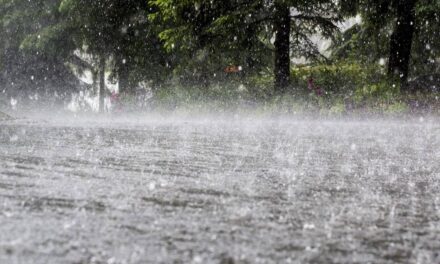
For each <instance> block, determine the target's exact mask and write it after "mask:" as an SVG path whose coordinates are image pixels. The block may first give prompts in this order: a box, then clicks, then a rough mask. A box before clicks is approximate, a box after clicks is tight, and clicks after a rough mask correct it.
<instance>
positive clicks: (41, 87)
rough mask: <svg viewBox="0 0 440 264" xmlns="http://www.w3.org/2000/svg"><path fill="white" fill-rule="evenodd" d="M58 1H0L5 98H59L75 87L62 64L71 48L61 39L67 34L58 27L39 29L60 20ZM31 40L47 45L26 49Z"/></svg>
mask: <svg viewBox="0 0 440 264" xmlns="http://www.w3.org/2000/svg"><path fill="white" fill-rule="evenodd" d="M59 2H60V1H58V0H50V1H42V0H37V1H26V0H1V1H0V32H1V36H2V37H1V38H0V49H1V53H0V67H1V72H2V73H1V74H0V75H1V77H0V82H1V83H0V85H1V86H2V87H3V89H4V90H5V91H6V92H7V93H8V94H9V95H11V96H19V95H23V96H22V97H23V98H25V97H27V96H24V95H30V94H32V95H34V94H40V95H44V96H45V98H46V99H48V98H52V97H53V95H54V93H56V94H57V96H58V97H60V99H62V98H64V97H66V96H67V95H68V94H69V93H70V92H73V91H74V90H75V89H76V87H77V86H78V85H79V83H78V81H77V80H76V78H75V77H74V76H73V75H72V74H71V73H70V72H69V70H68V69H67V68H66V67H65V65H64V56H65V55H66V51H67V50H68V49H70V47H72V43H71V42H69V38H64V36H65V35H64V34H67V32H65V31H64V29H63V27H62V26H61V25H60V26H58V27H57V28H54V29H53V30H52V31H44V30H42V29H43V28H46V27H47V26H49V25H54V24H57V23H58V22H59V21H60V15H59V12H58V11H57V7H58V4H59ZM32 38H34V39H43V38H44V39H46V40H47V42H46V44H47V45H45V48H43V47H42V46H38V47H34V48H30V46H31V45H29V43H30V42H31V39H32ZM55 99H57V98H55Z"/></svg>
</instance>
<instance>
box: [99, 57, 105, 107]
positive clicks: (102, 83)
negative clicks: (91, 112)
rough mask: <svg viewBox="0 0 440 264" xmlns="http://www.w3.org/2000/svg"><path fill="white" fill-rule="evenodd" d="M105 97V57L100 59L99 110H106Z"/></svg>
mask: <svg viewBox="0 0 440 264" xmlns="http://www.w3.org/2000/svg"><path fill="white" fill-rule="evenodd" d="M104 98H105V57H104V56H101V58H100V59H99V112H100V113H103V112H104Z"/></svg>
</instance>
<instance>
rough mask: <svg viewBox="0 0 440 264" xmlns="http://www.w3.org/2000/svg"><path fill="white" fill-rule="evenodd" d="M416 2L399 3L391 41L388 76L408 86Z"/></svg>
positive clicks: (403, 0) (400, 0)
mask: <svg viewBox="0 0 440 264" xmlns="http://www.w3.org/2000/svg"><path fill="white" fill-rule="evenodd" d="M415 4H416V0H399V1H397V3H396V5H397V21H396V25H395V28H394V32H393V34H392V35H391V39H390V54H389V61H388V75H389V76H390V77H395V78H398V79H399V80H400V83H401V85H402V86H405V85H406V82H407V80H408V73H409V63H410V58H411V47H412V41H413V35H414V23H415V21H414V18H415Z"/></svg>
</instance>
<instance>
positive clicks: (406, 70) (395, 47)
mask: <svg viewBox="0 0 440 264" xmlns="http://www.w3.org/2000/svg"><path fill="white" fill-rule="evenodd" d="M347 7H349V8H347ZM344 10H351V12H346V13H344V15H346V16H353V15H356V14H357V13H359V14H360V15H361V17H362V24H361V25H355V26H353V28H351V29H349V30H348V31H347V32H346V33H345V36H344V40H343V41H339V42H338V43H336V45H334V47H335V49H334V51H335V52H334V54H335V55H336V57H347V56H350V55H349V54H353V55H355V56H356V57H357V58H358V59H359V58H361V57H363V58H364V60H365V61H369V62H375V61H377V60H379V59H381V58H387V59H388V65H387V72H388V76H389V77H390V78H393V79H397V80H399V82H400V83H401V85H402V87H406V83H407V81H408V77H409V76H410V75H411V71H412V72H413V75H414V74H417V69H421V70H419V72H424V73H426V72H432V71H433V69H436V68H437V67H435V65H433V64H435V58H436V57H438V56H439V53H438V51H439V46H440V45H439V44H438V41H435V39H436V37H438V36H440V30H439V28H440V21H439V20H440V19H439V15H438V14H439V12H440V3H439V2H438V1H436V0H392V1H387V0H358V1H345V9H344ZM389 32H391V33H389ZM341 39H342V38H340V40H341ZM372 51H374V52H372ZM429 65H430V66H429ZM433 66H434V67H433Z"/></svg>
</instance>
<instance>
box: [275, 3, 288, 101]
mask: <svg viewBox="0 0 440 264" xmlns="http://www.w3.org/2000/svg"><path fill="white" fill-rule="evenodd" d="M274 26H275V69H274V70H275V91H276V92H277V93H280V94H282V93H284V92H285V91H286V88H287V87H288V86H289V83H290V9H289V6H288V5H287V4H284V3H276V4H275V23H274Z"/></svg>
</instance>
